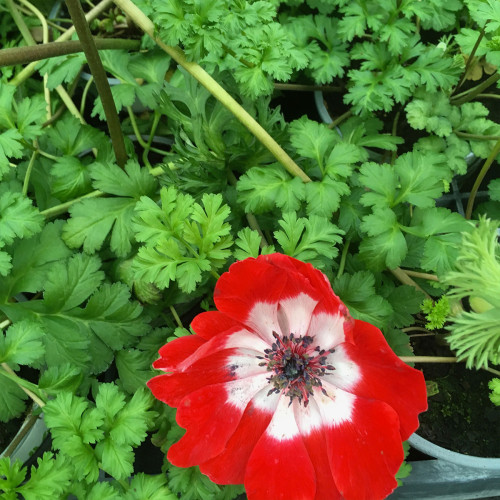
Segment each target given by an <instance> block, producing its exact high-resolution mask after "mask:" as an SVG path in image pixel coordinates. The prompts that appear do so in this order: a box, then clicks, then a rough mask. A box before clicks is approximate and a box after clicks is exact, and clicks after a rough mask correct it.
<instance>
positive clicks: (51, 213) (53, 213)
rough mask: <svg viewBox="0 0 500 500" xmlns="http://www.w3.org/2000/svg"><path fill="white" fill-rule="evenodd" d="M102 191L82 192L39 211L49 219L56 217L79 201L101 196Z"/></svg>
mask: <svg viewBox="0 0 500 500" xmlns="http://www.w3.org/2000/svg"><path fill="white" fill-rule="evenodd" d="M103 194H104V193H103V192H102V191H92V192H91V193H87V194H84V195H83V196H80V197H79V198H75V199H74V200H70V201H67V202H65V203H61V204H60V205H56V206H55V207H51V208H47V209H46V210H42V211H41V212H40V213H41V214H42V215H43V216H44V217H45V218H46V219H51V218H52V217H57V216H58V215H61V214H64V213H66V212H67V211H68V209H69V208H70V207H72V206H73V205H75V204H76V203H79V202H80V201H83V200H86V199H87V198H98V197H99V196H102V195H103Z"/></svg>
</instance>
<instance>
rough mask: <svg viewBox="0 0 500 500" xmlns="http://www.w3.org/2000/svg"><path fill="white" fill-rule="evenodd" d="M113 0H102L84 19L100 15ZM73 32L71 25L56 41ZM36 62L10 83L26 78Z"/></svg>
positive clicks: (30, 64) (16, 82) (90, 19)
mask: <svg viewBox="0 0 500 500" xmlns="http://www.w3.org/2000/svg"><path fill="white" fill-rule="evenodd" d="M112 2H113V0H102V2H100V3H99V4H98V5H96V6H95V7H94V8H93V9H92V10H90V11H89V12H87V14H86V15H85V19H86V20H87V22H90V21H92V20H93V19H95V18H96V17H97V16H98V15H100V14H101V13H102V12H103V11H104V10H106V9H107V8H108V7H109V6H110V5H111V3H112ZM74 32H75V27H74V26H71V28H69V29H68V30H66V31H65V32H64V33H63V34H62V35H61V36H60V37H59V38H58V39H57V40H56V42H58V43H60V42H64V41H66V40H70V39H71V37H72V36H73V33H74ZM37 64H38V61H34V62H32V63H29V64H28V66H26V67H25V68H24V69H23V70H22V71H21V72H20V73H18V74H17V75H16V76H15V77H14V78H12V80H10V82H9V83H10V84H11V85H16V86H17V85H20V84H21V83H22V82H24V81H25V80H27V79H28V78H29V77H30V76H31V75H32V74H33V73H34V72H35V69H36V66H37Z"/></svg>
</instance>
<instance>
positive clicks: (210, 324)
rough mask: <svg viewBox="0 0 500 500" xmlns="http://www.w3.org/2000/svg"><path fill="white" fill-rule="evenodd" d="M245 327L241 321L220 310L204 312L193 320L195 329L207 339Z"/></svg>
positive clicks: (192, 324) (192, 323)
mask: <svg viewBox="0 0 500 500" xmlns="http://www.w3.org/2000/svg"><path fill="white" fill-rule="evenodd" d="M243 327H244V326H243V325H242V324H241V323H238V322H237V321H235V320H234V319H232V318H230V317H229V316H226V315H225V314H222V313H221V312H219V311H207V312H202V313H200V314H198V316H196V317H195V318H194V319H193V321H192V322H191V328H192V329H193V331H194V332H196V334H197V335H199V336H200V337H203V338H204V339H207V340H209V339H211V338H212V337H214V336H215V335H219V334H220V333H224V332H226V331H227V330H239V329H241V328H243Z"/></svg>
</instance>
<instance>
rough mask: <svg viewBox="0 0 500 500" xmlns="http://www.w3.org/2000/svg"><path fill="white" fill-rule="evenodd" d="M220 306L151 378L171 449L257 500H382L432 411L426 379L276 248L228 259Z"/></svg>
mask: <svg viewBox="0 0 500 500" xmlns="http://www.w3.org/2000/svg"><path fill="white" fill-rule="evenodd" d="M214 300H215V304H216V306H217V309H218V310H217V311H210V312H204V313H201V314H199V315H198V316H196V318H195V319H194V320H193V322H192V324H191V327H192V329H193V330H194V332H195V333H196V334H195V335H190V336H186V337H181V338H179V339H175V340H174V341H172V342H170V343H168V344H167V345H165V346H163V347H162V348H161V349H160V356H161V357H160V359H158V360H157V361H156V362H155V363H154V367H155V368H158V369H160V370H163V371H164V372H166V374H162V375H158V376H157V377H154V378H153V379H151V380H150V381H149V382H148V386H149V388H150V389H151V391H152V392H153V394H154V395H155V397H156V398H158V399H159V400H161V401H163V402H165V403H167V404H168V405H170V406H173V407H176V408H177V422H178V424H179V425H180V426H181V427H183V428H185V429H186V433H185V434H184V436H183V437H182V438H181V439H180V441H178V442H177V443H176V444H174V445H173V446H171V447H170V449H169V451H168V459H169V461H170V462H171V463H173V464H174V465H177V466H179V467H189V466H193V465H199V466H200V470H201V471H202V472H203V473H204V474H206V475H207V476H208V477H209V478H210V479H211V480H212V481H214V482H215V483H219V484H241V483H244V485H245V489H246V492H247V495H248V498H249V500H280V499H283V500H284V499H286V500H335V499H341V498H345V499H348V500H376V499H381V498H385V497H386V496H387V495H388V494H389V493H391V491H392V490H393V489H394V488H395V487H396V485H397V483H396V480H395V478H394V476H395V474H396V472H397V471H398V469H399V466H400V465H401V463H402V461H403V448H402V440H405V439H407V438H408V437H409V436H410V434H411V433H412V432H413V431H415V429H416V428H417V427H418V414H419V413H420V412H422V411H424V410H425V409H426V408H427V399H426V390H425V382H424V378H423V376H422V373H421V372H419V371H417V370H415V369H413V368H411V367H409V366H407V365H405V364H404V363H403V362H402V361H401V360H400V359H399V358H398V357H397V356H396V355H395V354H394V352H393V351H392V350H391V349H390V348H389V346H388V345H387V342H386V341H385V339H384V337H383V335H382V333H381V331H380V330H379V329H378V328H376V327H374V326H372V325H370V324H369V323H365V322H364V321H359V320H354V319H352V318H351V316H350V315H349V312H348V310H347V308H346V306H345V305H344V304H343V303H342V302H341V301H340V299H339V298H338V297H337V296H336V295H335V294H334V293H333V291H332V289H331V286H330V283H329V282H328V279H327V278H326V276H325V275H324V274H323V273H321V272H320V271H318V270H317V269H315V268H314V267H312V266H311V265H310V264H305V263H303V262H300V261H298V260H296V259H293V258H291V257H287V256H285V255H281V254H273V255H266V256H260V257H258V258H257V259H253V258H249V259H246V260H243V261H240V262H236V263H235V264H233V265H232V266H231V267H230V268H229V271H228V272H227V273H224V274H223V275H222V276H221V278H220V279H219V281H218V282H217V285H216V287H215V294H214Z"/></svg>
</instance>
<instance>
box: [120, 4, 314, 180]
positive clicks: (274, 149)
mask: <svg viewBox="0 0 500 500" xmlns="http://www.w3.org/2000/svg"><path fill="white" fill-rule="evenodd" d="M114 2H115V4H116V5H117V6H118V7H120V8H121V9H122V10H123V11H124V12H125V13H126V14H127V15H128V16H129V18H130V19H132V20H133V21H134V23H136V24H137V25H138V26H139V27H140V28H141V29H142V30H143V31H144V32H145V33H147V34H148V35H149V36H150V37H151V38H152V39H153V40H154V41H155V43H156V44H157V45H158V46H159V47H160V48H161V49H162V50H164V51H165V52H166V53H167V54H168V55H170V57H172V59H174V61H176V62H177V63H178V64H179V65H181V66H182V67H183V68H184V69H185V70H186V71H187V72H188V73H189V74H190V75H191V76H193V77H194V78H195V79H196V80H197V81H198V82H200V83H201V84H202V85H203V86H204V87H205V88H206V89H207V90H208V91H209V92H210V93H211V94H212V95H213V96H214V97H215V98H216V99H217V100H218V101H219V102H220V103H221V104H222V105H224V106H225V107H226V108H227V109H228V110H229V111H230V112H231V113H232V114H233V115H234V116H235V117H236V118H237V119H238V120H239V121H240V122H241V123H242V124H243V125H244V126H245V127H246V128H247V129H248V130H249V131H250V132H251V133H252V134H253V135H254V136H255V137H256V138H257V139H258V140H259V141H260V142H261V143H262V144H263V145H264V146H265V147H266V148H267V149H268V150H269V151H270V153H271V154H272V155H273V156H274V157H275V158H276V159H277V160H278V161H279V162H280V163H281V164H282V165H283V167H285V169H286V170H288V172H290V173H291V174H292V175H294V176H297V177H299V178H300V179H302V180H303V181H304V182H310V181H311V179H310V178H309V176H308V175H307V174H306V173H305V172H304V171H303V170H302V169H301V168H300V167H299V166H298V165H297V164H296V163H295V162H294V161H293V160H292V158H290V156H289V155H288V154H287V153H286V152H285V151H284V150H283V148H282V147H281V146H280V145H279V144H278V143H277V142H276V141H275V140H274V139H273V138H272V137H271V136H270V135H269V133H268V132H267V131H266V130H265V129H264V128H263V127H262V126H261V125H260V124H259V123H258V122H257V121H256V120H255V119H254V118H253V117H252V116H251V115H250V114H249V113H248V112H247V111H246V110H245V109H244V108H243V107H242V106H241V105H240V104H239V103H238V102H237V101H236V100H235V99H234V98H233V97H231V95H230V94H229V93H228V92H227V91H226V90H225V89H223V88H222V87H221V86H220V85H219V84H218V83H217V82H216V81H215V80H214V78H212V77H211V76H210V75H209V74H208V73H207V72H206V71H205V70H204V69H203V68H202V67H201V66H200V65H199V64H197V63H195V62H192V61H188V60H187V59H186V56H185V54H184V52H183V51H182V50H181V49H180V48H179V47H171V46H169V45H166V44H165V43H163V42H162V41H161V40H160V39H159V38H158V37H157V36H156V34H155V28H154V24H153V22H152V21H151V20H150V19H149V18H148V17H147V16H146V15H145V14H144V13H143V12H142V11H141V10H140V9H139V8H138V7H137V6H136V5H135V4H134V3H133V2H131V0H114Z"/></svg>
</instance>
